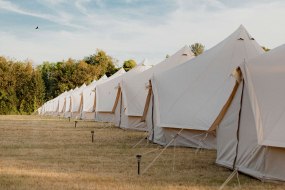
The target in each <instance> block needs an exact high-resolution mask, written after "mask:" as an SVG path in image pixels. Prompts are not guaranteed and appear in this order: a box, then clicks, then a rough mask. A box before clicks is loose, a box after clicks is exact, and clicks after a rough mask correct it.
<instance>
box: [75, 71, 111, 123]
mask: <svg viewBox="0 0 285 190" xmlns="http://www.w3.org/2000/svg"><path fill="white" fill-rule="evenodd" d="M107 79H108V77H107V76H106V75H104V76H103V77H101V78H100V79H99V80H98V81H95V80H94V81H93V82H92V83H91V84H90V85H88V86H86V87H85V88H84V89H83V91H82V93H81V96H82V113H81V119H93V120H94V119H95V88H96V85H97V84H101V83H103V82H104V81H106V80H107Z"/></svg>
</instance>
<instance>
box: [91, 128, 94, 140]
mask: <svg viewBox="0 0 285 190" xmlns="http://www.w3.org/2000/svg"><path fill="white" fill-rule="evenodd" d="M91 140H92V142H94V131H91Z"/></svg>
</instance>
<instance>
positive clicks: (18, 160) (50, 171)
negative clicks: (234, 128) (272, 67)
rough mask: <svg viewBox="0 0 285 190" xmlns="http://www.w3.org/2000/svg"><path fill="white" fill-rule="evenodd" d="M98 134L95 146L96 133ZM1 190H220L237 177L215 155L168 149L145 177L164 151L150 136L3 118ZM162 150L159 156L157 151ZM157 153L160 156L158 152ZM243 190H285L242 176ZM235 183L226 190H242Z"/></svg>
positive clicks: (83, 124)
mask: <svg viewBox="0 0 285 190" xmlns="http://www.w3.org/2000/svg"><path fill="white" fill-rule="evenodd" d="M91 130H94V131H95V141H94V143H91V133H90V131H91ZM0 131H1V132H0V158H1V160H0V189H25V190H31V189H48V190H50V189H100V190H101V189H103V190H104V189H106V190H107V189H119V190H128V189H139V190H140V189H158V190H160V189H161V190H162V189H163V190H170V189H174V190H178V189H203V190H204V189H217V188H218V187H219V186H220V185H221V184H222V183H223V182H224V181H225V180H226V178H227V177H228V176H229V175H230V174H231V171H229V170H227V169H225V168H222V167H219V166H217V165H215V163H214V161H215V155H216V153H215V151H208V150H203V151H201V152H199V153H198V154H197V155H196V154H195V149H191V148H175V149H174V148H168V149H166V151H165V152H164V153H163V154H162V156H161V157H160V158H159V159H158V160H157V161H156V162H155V163H154V165H153V166H152V167H151V168H150V169H149V170H148V171H147V172H146V173H145V174H144V175H142V176H138V175H137V173H136V172H137V170H136V169H137V163H136V158H135V155H136V154H138V153H140V154H143V153H147V154H144V155H143V158H142V170H143V169H144V168H146V166H147V165H148V164H149V163H150V162H151V161H152V160H153V159H154V158H155V156H156V155H157V154H158V153H159V151H160V149H161V147H160V146H158V145H154V144H147V143H146V142H145V141H143V142H142V143H141V144H140V145H139V146H137V147H136V148H132V146H133V145H135V144H136V143H137V142H138V141H139V140H141V139H142V138H143V137H144V135H145V134H144V133H142V132H135V131H124V130H121V129H118V128H114V127H113V126H111V125H110V124H106V123H95V122H83V121H82V122H79V123H78V126H77V128H74V122H68V120H64V119H61V120H59V119H58V118H47V117H45V118H40V117H38V116H0ZM156 149H157V150H156ZM152 150H154V151H152ZM240 181H241V187H242V189H284V188H285V185H283V184H272V183H262V182H260V181H258V180H255V179H252V178H250V177H248V176H244V175H240ZM236 188H237V182H236V179H233V180H232V181H231V182H230V183H229V185H228V186H227V188H226V189H236Z"/></svg>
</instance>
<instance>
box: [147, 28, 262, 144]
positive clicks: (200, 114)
mask: <svg viewBox="0 0 285 190" xmlns="http://www.w3.org/2000/svg"><path fill="white" fill-rule="evenodd" d="M241 39H242V40H241ZM262 53H263V50H262V48H261V47H260V45H259V44H258V43H257V42H256V41H255V40H254V39H253V38H252V37H251V36H250V35H249V34H248V32H247V31H246V29H245V28H244V27H243V26H240V27H239V28H238V29H237V30H236V31H235V32H234V33H233V34H231V35H230V36H229V37H228V38H226V39H225V40H223V41H222V42H220V43H219V44H218V45H216V46H215V47H213V48H211V49H210V50H208V51H205V52H204V53H203V54H201V55H199V56H197V57H196V58H194V59H191V60H190V61H188V62H186V63H184V64H181V65H179V66H177V67H175V68H173V69H170V70H168V71H166V72H163V73H159V74H157V75H154V77H153V78H152V80H151V82H152V90H153V99H152V101H150V103H151V105H150V106H149V111H148V115H147V124H148V129H149V132H150V137H149V138H150V139H151V140H152V141H153V142H155V143H158V144H162V145H166V144H168V143H172V145H173V144H175V145H176V146H189V147H197V148H207V149H214V148H216V138H215V127H216V123H217V121H219V119H220V116H219V113H220V112H221V110H223V107H224V105H225V104H226V103H227V101H228V99H229V97H230V95H231V93H232V91H233V86H234V84H235V81H232V80H229V78H230V75H231V73H232V71H233V70H234V69H235V68H236V67H237V66H238V65H239V64H240V63H242V62H244V61H245V60H248V59H249V58H253V57H256V56H258V55H260V54H262ZM173 139H175V140H173Z"/></svg>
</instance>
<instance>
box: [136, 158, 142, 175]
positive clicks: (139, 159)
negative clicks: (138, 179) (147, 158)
mask: <svg viewBox="0 0 285 190" xmlns="http://www.w3.org/2000/svg"><path fill="white" fill-rule="evenodd" d="M136 158H137V161H138V175H140V170H141V158H142V155H140V154H138V155H136Z"/></svg>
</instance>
